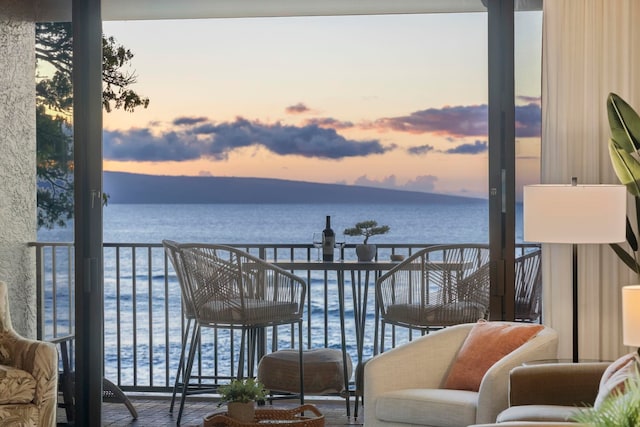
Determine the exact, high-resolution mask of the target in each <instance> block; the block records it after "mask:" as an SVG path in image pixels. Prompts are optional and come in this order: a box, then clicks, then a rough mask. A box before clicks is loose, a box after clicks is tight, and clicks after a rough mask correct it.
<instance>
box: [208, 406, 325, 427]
mask: <svg viewBox="0 0 640 427" xmlns="http://www.w3.org/2000/svg"><path fill="white" fill-rule="evenodd" d="M303 412H310V413H311V414H305V415H302V413H303ZM309 415H311V416H309ZM265 424H278V425H279V426H282V427H324V415H322V414H321V413H320V411H319V410H318V408H316V407H315V406H314V405H302V406H298V407H297V408H293V409H256V419H255V422H253V423H242V422H239V421H237V420H234V419H233V418H229V417H228V416H227V414H226V413H225V412H223V413H220V412H218V413H213V414H210V415H207V416H206V417H204V423H203V427H218V426H226V427H247V426H256V427H262V426H264V425H265Z"/></svg>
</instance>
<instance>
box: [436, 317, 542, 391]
mask: <svg viewBox="0 0 640 427" xmlns="http://www.w3.org/2000/svg"><path fill="white" fill-rule="evenodd" d="M543 328H544V327H543V326H542V325H531V324H523V325H513V324H505V323H500V322H487V321H483V320H481V321H479V322H478V323H476V324H475V325H474V326H473V328H472V329H471V331H470V332H469V335H468V336H467V338H466V339H465V341H464V343H463V344H462V347H461V348H460V351H459V352H458V355H457V356H456V359H455V360H454V362H453V365H452V367H451V370H450V371H449V375H448V376H447V378H446V380H445V383H444V388H449V389H456V390H470V391H478V390H479V389H480V383H481V382H482V378H483V377H484V374H485V373H486V372H487V371H488V370H489V368H491V366H493V364H495V363H496V362H497V361H498V360H500V359H502V358H503V357H504V356H506V355H507V354H509V353H511V352H512V351H513V350H515V349H516V348H518V347H520V346H521V345H522V344H524V343H525V342H527V341H528V340H529V339H530V338H532V337H533V336H535V335H536V334H537V333H538V332H539V331H541V330H542V329H543Z"/></svg>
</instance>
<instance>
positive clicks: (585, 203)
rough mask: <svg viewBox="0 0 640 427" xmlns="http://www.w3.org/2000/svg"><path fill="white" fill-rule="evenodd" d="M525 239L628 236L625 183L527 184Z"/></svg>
mask: <svg viewBox="0 0 640 427" xmlns="http://www.w3.org/2000/svg"><path fill="white" fill-rule="evenodd" d="M522 216H523V226H524V236H523V238H524V240H525V241H528V242H540V243H617V242H623V241H625V239H626V234H625V232H626V230H625V229H626V216H627V191H626V188H625V186H624V185H525V186H524V189H523V215H522Z"/></svg>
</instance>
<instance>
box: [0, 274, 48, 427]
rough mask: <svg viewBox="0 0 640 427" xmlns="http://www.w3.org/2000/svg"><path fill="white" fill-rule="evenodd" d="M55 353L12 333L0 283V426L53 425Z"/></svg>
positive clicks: (7, 302) (0, 283)
mask: <svg viewBox="0 0 640 427" xmlns="http://www.w3.org/2000/svg"><path fill="white" fill-rule="evenodd" d="M57 397H58V353H57V351H56V347H55V346H54V345H53V344H51V343H47V342H42V341H35V340H30V339H26V338H23V337H21V336H20V335H18V334H17V333H16V331H14V330H13V327H12V325H11V316H10V314H9V296H8V290H7V285H6V283H4V282H0V425H2V426H38V427H51V426H55V425H56V406H57Z"/></svg>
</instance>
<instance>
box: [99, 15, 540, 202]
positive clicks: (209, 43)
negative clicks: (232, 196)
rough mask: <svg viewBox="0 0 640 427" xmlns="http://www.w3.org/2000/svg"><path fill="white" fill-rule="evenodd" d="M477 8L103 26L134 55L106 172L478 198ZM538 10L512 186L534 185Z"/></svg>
mask: <svg viewBox="0 0 640 427" xmlns="http://www.w3.org/2000/svg"><path fill="white" fill-rule="evenodd" d="M486 21H487V16H486V14H479V13H476V14H429V15H426V14H425V15H383V16H343V17H301V18H247V19H210V20H184V21H127V22H105V23H104V25H103V30H104V33H105V35H107V36H113V37H115V39H116V41H117V42H118V43H121V44H123V45H125V46H126V47H127V48H129V49H131V50H132V51H133V53H134V54H135V57H134V58H133V61H132V64H133V70H131V71H135V73H136V74H137V76H138V83H137V84H136V85H135V86H134V89H135V90H136V91H137V92H138V93H139V94H140V95H143V96H146V97H149V98H150V104H149V107H148V108H147V109H146V110H145V109H138V110H136V112H134V113H128V112H123V111H115V112H112V113H108V114H107V113H105V114H104V129H105V131H104V140H103V145H104V169H105V170H106V171H127V172H138V173H148V174H157V175H211V176H237V177H265V178H280V179H291V180H302V181H311V182H323V183H344V184H359V185H368V186H376V187H385V188H397V189H407V190H416V191H427V192H436V193H447V194H456V195H466V196H475V197H486V195H487V187H488V185H487V170H488V154H487V145H488V142H487V113H488V108H487V96H488V95H487V41H486V40H487V22H486ZM541 21H542V15H541V12H520V13H518V14H517V16H516V96H517V99H516V121H517V125H516V153H517V156H518V159H517V172H518V181H519V184H520V185H521V184H523V183H531V182H537V181H538V179H539V152H540V118H541V114H540V79H541V77H540V75H541V71H540V58H541V29H542V28H541V27H542V23H541Z"/></svg>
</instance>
